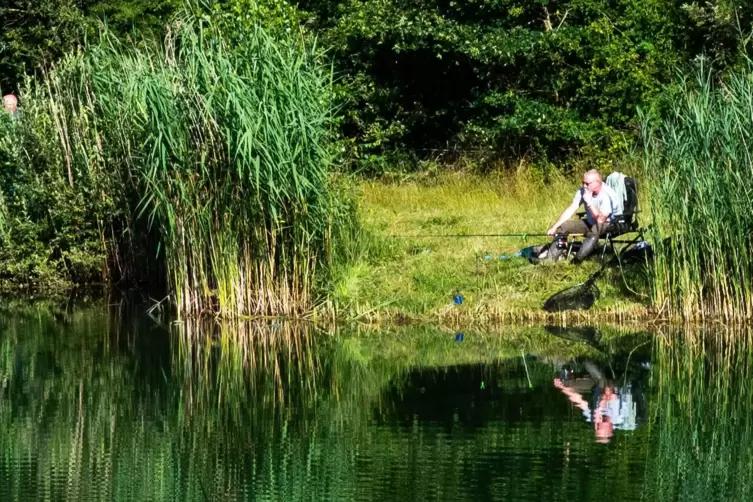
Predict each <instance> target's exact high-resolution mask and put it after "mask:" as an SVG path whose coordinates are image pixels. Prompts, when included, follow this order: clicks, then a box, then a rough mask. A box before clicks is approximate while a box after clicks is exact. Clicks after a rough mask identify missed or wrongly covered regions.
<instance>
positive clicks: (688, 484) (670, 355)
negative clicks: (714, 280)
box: [645, 327, 753, 501]
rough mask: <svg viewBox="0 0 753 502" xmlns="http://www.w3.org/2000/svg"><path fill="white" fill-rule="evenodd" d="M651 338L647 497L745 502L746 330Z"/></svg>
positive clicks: (751, 435)
mask: <svg viewBox="0 0 753 502" xmlns="http://www.w3.org/2000/svg"><path fill="white" fill-rule="evenodd" d="M675 331H677V332H674V333H671V334H670V335H671V336H668V337H666V338H659V339H657V349H656V354H657V358H656V362H655V364H656V368H655V371H654V375H655V380H656V381H655V383H654V385H655V386H656V387H657V390H658V393H657V395H656V398H655V402H653V403H651V409H652V413H651V415H652V416H651V434H652V438H653V441H652V444H653V445H654V446H653V448H652V454H651V455H650V457H649V460H650V461H649V462H648V464H647V470H648V473H649V474H650V475H648V476H647V481H648V482H647V484H646V486H645V492H646V494H650V498H652V499H657V500H703V501H706V500H740V501H743V500H751V498H752V497H753V447H752V446H751V445H753V418H752V415H751V407H752V406H753V405H752V403H753V387H752V386H751V385H750V378H751V376H753V375H751V370H752V369H753V368H752V367H751V363H753V360H752V359H751V356H750V354H751V345H750V344H751V331H750V330H747V329H746V330H725V329H724V328H719V327H715V328H714V329H698V328H695V329H691V328H688V329H685V330H682V331H681V332H680V330H675Z"/></svg>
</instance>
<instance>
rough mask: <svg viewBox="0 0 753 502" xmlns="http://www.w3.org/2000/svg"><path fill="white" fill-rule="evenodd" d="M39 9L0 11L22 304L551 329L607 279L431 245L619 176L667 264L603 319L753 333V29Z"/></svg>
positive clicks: (474, 16)
mask: <svg viewBox="0 0 753 502" xmlns="http://www.w3.org/2000/svg"><path fill="white" fill-rule="evenodd" d="M16 3H18V2H16ZM21 7H22V6H20V4H19V5H15V3H14V2H11V6H10V7H8V8H3V10H2V11H0V14H2V20H3V21H2V22H3V23H4V24H3V27H4V28H6V29H5V30H4V31H3V32H2V34H0V55H1V56H2V58H0V61H1V62H0V64H1V65H2V70H3V71H2V72H0V73H1V74H2V77H0V87H1V88H2V90H3V93H4V92H7V91H13V92H18V93H20V96H21V108H20V110H21V111H20V113H19V115H18V117H16V118H15V119H11V118H10V117H8V116H5V115H3V116H2V119H0V136H1V138H0V184H2V201H0V202H1V203H0V234H2V235H0V237H1V238H0V285H2V286H3V287H4V288H5V289H8V288H27V287H34V288H40V287H42V288H48V289H49V288H61V287H66V286H70V285H72V284H92V283H104V284H106V285H108V287H109V286H116V287H127V288H134V287H135V288H139V289H141V290H142V291H144V292H146V293H147V295H148V296H151V298H152V300H151V301H153V302H159V305H160V307H163V306H168V305H169V306H170V307H171V308H173V309H175V310H177V311H178V312H179V313H180V314H182V315H189V316H200V315H204V314H213V315H221V316H249V315H268V314H273V315H287V316H295V317H300V316H310V315H312V313H313V314H315V315H319V314H321V315H322V316H323V317H331V316H336V317H339V318H350V319H395V320H399V319H414V318H415V319H426V318H434V319H443V320H447V319H452V318H457V316H461V317H462V316H465V317H466V318H469V319H470V318H475V319H479V320H487V321H492V320H502V319H505V318H512V317H516V316H520V317H528V318H533V317H538V316H540V315H543V314H542V313H540V312H539V309H540V306H541V303H542V301H543V299H544V298H546V297H547V296H548V295H549V294H551V293H553V292H555V291H557V290H559V289H561V288H562V287H566V286H568V285H571V284H574V283H576V282H580V281H581V280H583V279H584V278H585V277H586V276H587V273H590V272H592V271H593V270H595V267H596V265H595V264H593V263H592V264H587V265H586V266H585V267H582V268H575V267H570V266H568V265H561V264H558V265H556V266H552V265H544V266H539V267H531V266H529V265H528V264H527V263H526V262H525V260H522V259H519V258H517V257H515V256H513V255H514V254H515V253H516V252H517V251H519V250H520V249H521V248H522V247H525V245H528V244H534V243H536V244H538V243H540V242H532V241H525V242H520V241H518V242H516V241H515V240H510V239H509V238H507V240H503V239H497V240H490V239H489V238H477V239H458V240H454V241H452V240H451V239H448V238H442V239H431V238H426V237H416V235H417V234H422V233H431V232H434V233H443V234H447V233H521V234H522V233H526V234H530V233H537V232H538V233H540V232H543V231H544V229H545V228H546V226H547V224H550V223H551V222H552V221H553V220H554V219H555V218H556V216H557V213H558V212H559V211H560V210H561V208H562V207H563V205H564V204H566V203H567V201H568V199H569V196H570V194H569V192H571V191H572V190H573V187H574V184H573V179H574V178H575V177H577V173H578V172H580V171H582V170H584V169H586V168H592V167H597V168H601V169H602V170H603V171H605V172H606V171H609V170H611V169H612V168H613V167H614V165H615V162H616V163H617V164H616V165H617V166H618V168H619V169H621V170H625V171H627V172H628V173H630V174H633V175H638V176H640V178H641V180H642V181H645V185H646V186H647V187H650V189H649V190H644V191H643V193H642V195H641V197H642V202H643V211H644V213H643V214H642V215H641V218H642V219H643V221H644V222H653V223H654V224H653V226H652V233H651V234H650V235H651V242H652V244H653V245H654V246H655V249H656V250H657V253H658V258H657V261H656V267H655V268H653V269H652V270H651V272H652V273H651V274H650V275H649V276H648V279H646V276H645V273H644V271H642V270H636V271H633V272H631V273H629V274H625V273H623V271H615V272H614V273H613V274H612V275H611V276H609V277H605V278H603V279H602V282H601V283H600V287H602V292H603V296H602V298H601V300H600V302H599V303H598V304H597V307H596V309H595V310H594V311H593V315H597V316H616V317H621V316H641V317H647V316H654V317H655V316H657V315H659V313H660V315H661V316H663V317H672V318H684V319H698V318H708V317H717V318H718V317H721V318H726V319H732V318H736V319H749V318H751V316H753V307H751V283H750V281H751V279H750V277H752V276H753V274H751V273H750V272H752V270H750V269H751V268H753V267H752V265H751V262H750V258H749V257H750V247H751V244H750V242H751V241H750V239H751V237H750V236H751V221H753V218H751V216H750V214H751V208H750V202H749V201H750V199H751V197H750V194H751V193H752V192H751V188H750V187H749V186H748V185H749V180H750V179H751V176H750V164H751V162H750V158H751V157H750V148H749V146H748V145H750V144H751V143H750V138H748V132H747V131H749V130H750V125H751V124H749V123H748V122H749V119H748V118H746V117H750V113H749V112H750V109H751V107H753V104H751V102H750V100H748V99H747V96H748V95H749V94H750V89H749V87H750V81H751V77H750V75H751V74H752V73H753V71H752V70H751V66H750V64H749V63H748V60H747V55H748V52H749V43H748V42H749V39H748V38H746V36H745V35H746V33H748V32H749V31H750V30H751V28H753V26H751V23H753V7H750V6H748V5H736V4H734V3H733V2H730V1H729V0H714V1H712V2H708V3H705V4H703V5H698V4H696V3H692V4H678V3H677V2H673V1H669V0H631V1H626V2H619V3H617V4H615V3H614V2H606V1H604V0H582V1H580V0H579V1H564V0H563V1H562V2H545V3H535V2H534V3H531V2H518V1H517V0H510V1H505V2H497V1H486V0H482V1H479V2H464V3H459V4H458V3H450V4H446V3H445V2H437V1H434V0H427V1H423V2H419V3H416V2H402V1H399V0H390V1H387V2H374V1H371V0H348V1H340V0H315V1H314V0H312V1H303V0H302V1H299V2H292V3H289V2H287V1H285V0H225V1H218V2H208V1H206V0H190V1H185V2H183V1H177V0H158V1H155V2H146V1H144V0H107V1H104V0H102V1H100V0H91V1H87V2H69V1H68V0H44V1H43V2H39V3H38V4H35V6H34V7H29V8H25V7H24V8H21ZM44 27H47V29H49V30H51V31H52V32H54V34H55V37H57V38H56V39H55V43H54V44H50V43H44V42H43V40H42V39H41V38H40V33H41V32H40V30H44V29H45V28H44ZM709 61H711V62H712V63H713V64H711V63H709ZM709 64H711V66H709ZM699 67H700V69H699ZM696 72H700V73H698V74H699V75H700V76H701V77H700V78H695V77H694V75H696ZM641 132H642V134H641ZM458 166H461V167H460V168H459V169H458ZM449 172H452V173H457V172H460V173H461V174H460V175H457V174H448V173H449ZM442 173H444V174H442ZM574 173H575V174H574ZM399 180H402V181H399ZM497 184H499V185H500V187H496V186H495V185H497ZM529 185H530V186H529ZM508 187H509V189H508ZM359 191H360V194H359ZM359 198H360V199H359ZM689 201H696V202H692V203H691V202H689ZM697 201H701V202H702V203H698V202H697ZM356 206H358V210H357V209H356ZM649 208H650V211H649V210H648V209H649ZM721 221H724V224H721ZM397 235H401V237H396V236H397ZM711 235H713V236H715V237H714V238H711V239H709V236H711ZM500 256H503V258H500ZM507 257H511V258H510V259H507ZM741 271H742V273H741ZM456 292H459V293H462V294H463V296H464V298H465V299H466V300H467V301H466V303H464V305H462V306H460V308H456V306H454V305H451V304H449V303H448V299H449V298H451V297H452V296H455V293H456Z"/></svg>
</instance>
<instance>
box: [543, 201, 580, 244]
mask: <svg viewBox="0 0 753 502" xmlns="http://www.w3.org/2000/svg"><path fill="white" fill-rule="evenodd" d="M579 207H580V204H579V203H578V202H577V201H573V203H572V204H570V206H569V207H568V208H567V209H565V210H564V211H562V214H561V215H560V218H559V219H558V220H557V223H555V224H554V225H552V228H550V229H549V230H547V231H546V234H547V235H548V236H550V237H551V236H553V235H554V232H556V231H557V229H558V228H559V227H560V226H561V225H562V224H563V223H565V222H566V221H567V220H569V219H570V218H572V217H573V215H574V214H575V212H576V211H577V210H578V208H579Z"/></svg>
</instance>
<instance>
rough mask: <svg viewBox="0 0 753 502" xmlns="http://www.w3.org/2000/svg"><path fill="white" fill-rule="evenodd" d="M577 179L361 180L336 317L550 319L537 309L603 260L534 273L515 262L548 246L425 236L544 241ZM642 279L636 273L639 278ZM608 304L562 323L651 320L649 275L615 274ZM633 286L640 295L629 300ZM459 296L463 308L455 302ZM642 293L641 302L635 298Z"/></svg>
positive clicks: (604, 284) (608, 283)
mask: <svg viewBox="0 0 753 502" xmlns="http://www.w3.org/2000/svg"><path fill="white" fill-rule="evenodd" d="M577 182H578V175H572V176H570V177H564V176H562V175H557V177H555V178H553V179H551V178H550V179H547V180H545V179H544V178H543V176H541V175H537V174H535V173H532V172H530V171H524V172H521V173H518V174H496V175H487V176H475V175H470V174H467V173H457V174H442V175H439V176H437V177H416V178H412V179H409V180H407V181H403V182H399V183H395V182H388V181H364V182H363V183H362V198H361V201H360V205H359V213H360V218H361V221H362V224H363V227H364V234H365V236H364V237H363V238H362V240H366V241H370V242H369V243H368V245H367V246H365V250H364V252H363V254H362V255H361V256H360V257H359V259H357V260H355V261H354V263H353V264H352V265H350V266H349V267H348V268H347V269H345V270H343V271H341V275H340V277H339V279H338V282H337V284H336V287H335V291H334V295H333V298H334V302H335V304H336V306H337V308H338V311H339V312H340V313H341V314H342V313H344V314H345V316H346V317H351V318H358V319H362V320H374V321H376V320H406V321H409V320H415V321H437V322H454V321H458V322H462V323H468V322H478V323H485V322H504V321H516V320H540V319H544V318H548V317H551V314H547V313H546V312H544V311H543V310H542V309H541V307H542V305H543V302H544V300H545V299H546V298H548V297H549V296H550V295H552V294H553V293H555V292H557V291H559V290H561V289H563V288H566V287H568V286H572V285H575V284H577V283H579V282H581V281H583V280H585V279H586V278H587V277H588V276H589V275H590V274H591V273H592V272H594V271H596V270H597V269H598V267H599V263H598V261H597V260H591V261H588V262H586V263H584V264H582V265H580V266H575V265H572V264H570V263H564V262H559V263H549V262H546V263H542V264H540V265H532V264H530V263H529V262H528V261H527V260H526V259H525V258H522V257H516V256H514V255H515V253H517V252H518V251H520V250H521V249H522V248H525V247H528V246H532V245H536V244H543V243H545V242H547V241H548V239H547V238H546V237H538V236H529V237H527V238H525V239H524V238H522V237H466V238H463V237H429V236H430V235H437V234H442V235H447V234H502V233H527V234H536V233H537V234H543V233H545V232H546V229H547V228H548V227H549V226H550V225H551V224H552V223H554V221H555V220H556V218H557V217H558V216H559V214H560V212H561V211H562V210H563V209H564V208H565V207H566V206H567V204H568V203H569V201H570V200H571V198H572V195H573V193H574V191H575V189H576V188H577V184H578V183H577ZM639 272H640V273H639ZM597 284H598V286H599V288H600V289H601V293H602V298H601V299H600V300H599V301H598V302H597V304H596V305H595V306H594V307H593V308H592V309H591V310H590V311H588V312H570V313H567V314H565V315H564V316H563V315H562V314H558V315H557V316H556V317H557V318H558V319H562V318H563V317H564V319H579V318H584V317H589V318H604V319H615V318H622V319H625V318H638V317H642V318H643V317H647V316H650V315H651V312H650V309H649V308H648V307H647V305H648V301H649V294H648V285H647V280H646V277H645V273H644V272H643V271H635V270H632V271H627V273H626V274H625V277H624V279H623V276H622V275H621V274H620V273H619V270H617V271H613V272H610V273H608V274H605V275H604V277H603V279H601V280H600V281H599V282H598V283H597ZM628 287H629V288H630V289H632V290H634V291H635V292H631V291H630V290H629V289H628ZM456 292H458V293H460V294H462V295H463V298H464V302H463V305H461V306H458V305H455V304H454V302H453V296H454V294H455V293H456ZM636 293H637V294H636Z"/></svg>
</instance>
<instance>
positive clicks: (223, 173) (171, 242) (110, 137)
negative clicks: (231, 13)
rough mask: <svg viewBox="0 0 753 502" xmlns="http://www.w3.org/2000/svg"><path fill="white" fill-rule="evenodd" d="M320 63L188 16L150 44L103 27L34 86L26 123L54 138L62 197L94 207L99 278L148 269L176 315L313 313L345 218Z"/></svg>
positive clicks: (289, 42) (294, 46)
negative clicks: (101, 263) (101, 260)
mask: <svg viewBox="0 0 753 502" xmlns="http://www.w3.org/2000/svg"><path fill="white" fill-rule="evenodd" d="M319 56H320V54H319V51H318V49H317V48H316V46H315V44H314V43H312V42H310V41H308V39H306V38H304V37H303V36H302V34H300V33H291V34H287V35H286V34H280V33H276V34H275V35H274V36H272V35H270V34H269V33H267V31H265V29H264V28H263V27H262V26H259V25H257V24H243V22H242V21H238V20H234V19H230V18H228V17H221V16H219V15H218V16H216V17H214V18H212V17H209V16H194V15H193V14H188V13H184V14H183V15H181V16H179V17H178V18H177V19H176V20H175V21H174V22H173V23H172V24H171V25H170V29H169V30H168V35H167V37H166V38H165V40H164V42H163V43H161V44H158V45H156V44H149V43H141V44H127V43H124V42H121V41H119V40H117V39H115V38H114V37H113V36H112V35H110V34H109V33H107V32H104V33H102V34H101V36H100V38H99V40H98V41H97V42H95V43H92V44H89V45H87V46H86V47H85V48H84V49H83V50H82V51H81V52H80V53H77V54H72V55H70V56H68V57H67V58H66V59H64V60H63V61H62V62H61V63H60V64H59V65H58V66H57V67H56V68H55V69H54V70H52V71H50V72H49V73H48V74H47V75H46V78H45V79H44V81H37V82H33V83H32V85H31V87H30V90H29V92H28V95H27V96H26V99H25V102H26V103H28V104H27V106H26V110H27V111H25V113H27V114H28V117H29V118H28V120H25V121H24V122H22V124H24V123H27V124H29V128H30V127H31V125H34V126H35V127H36V128H37V129H38V130H37V131H36V132H35V134H36V135H37V137H47V138H54V140H55V141H54V145H53V147H51V150H52V153H51V154H50V155H48V156H46V157H45V158H44V159H43V160H44V161H45V162H47V163H49V164H52V165H53V166H55V167H53V168H52V170H54V169H58V171H57V174H56V176H54V178H55V180H56V183H57V184H58V185H60V187H61V189H64V191H65V192H67V193H77V194H81V195H80V196H81V197H84V198H85V199H87V200H91V203H92V204H98V208H99V210H98V211H97V212H96V214H92V215H90V219H91V220H94V221H95V222H96V223H92V226H93V227H94V228H96V229H98V231H99V232H100V234H101V235H100V239H99V240H100V241H101V242H102V247H103V248H104V249H103V252H104V254H106V256H107V258H108V261H107V263H108V265H109V266H111V267H114V268H117V270H115V271H109V270H106V271H105V275H108V276H110V277H111V278H113V277H115V278H117V277H118V275H121V276H122V275H128V274H126V273H125V272H124V270H126V271H131V273H132V275H138V274H139V272H142V274H141V275H142V277H141V278H143V275H145V274H144V273H143V271H144V269H146V268H149V270H152V271H154V272H157V273H159V274H161V275H162V276H163V277H164V279H163V281H164V282H165V283H166V284H167V287H168V292H169V295H170V298H171V300H172V302H173V303H174V305H175V306H176V307H177V310H178V311H179V313H181V314H187V315H201V314H203V313H207V312H212V313H219V314H221V315H224V316H238V315H255V314H289V315H302V314H304V313H307V312H309V311H310V310H311V309H312V307H313V304H314V302H315V298H314V295H315V294H316V288H317V286H321V284H322V281H323V280H324V279H326V277H327V273H328V271H329V270H330V269H331V266H332V264H333V261H334V259H335V245H336V244H337V243H338V239H339V237H341V236H345V235H346V234H347V227H348V224H349V222H350V221H351V220H350V219H349V218H346V216H347V215H348V214H349V211H350V209H349V206H348V203H347V202H346V201H345V199H344V197H343V195H342V192H341V191H339V189H338V188H337V186H336V183H335V181H334V180H333V178H332V176H331V173H330V168H331V165H332V161H331V159H332V151H331V148H330V144H331V143H330V139H331V137H332V136H331V135H332V128H331V121H332V110H333V109H332V92H331V73H330V72H329V70H328V69H327V68H326V67H325V66H323V65H322V64H321V63H320V57H319ZM21 129H23V127H22V128H21ZM21 134H23V131H21ZM29 134H30V133H29ZM58 166H59V167H58ZM48 170H49V169H48ZM155 256H157V257H158V258H157V259H156V260H155V258H154V257H155ZM155 261H156V262H157V264H156V265H155V264H154V263H153V262H155ZM149 279H150V280H151V281H153V282H159V281H154V280H155V278H154V277H153V276H152V277H150V278H149Z"/></svg>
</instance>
